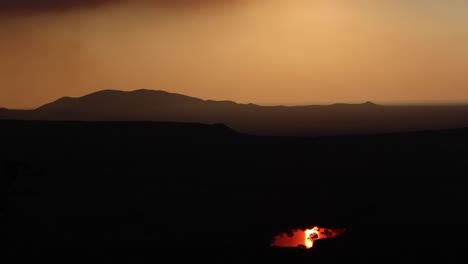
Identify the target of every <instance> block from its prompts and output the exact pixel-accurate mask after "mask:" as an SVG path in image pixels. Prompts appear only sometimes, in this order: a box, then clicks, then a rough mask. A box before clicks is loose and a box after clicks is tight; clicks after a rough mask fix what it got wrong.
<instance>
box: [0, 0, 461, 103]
mask: <svg viewBox="0 0 468 264" xmlns="http://www.w3.org/2000/svg"><path fill="white" fill-rule="evenodd" d="M64 2H65V3H64ZM466 14H468V1H464V0H450V1H447V0H426V1H424V0H414V1H408V0H401V1H400V0H380V1H379V0H353V1H349V0H342V1H340V0H224V1H221V0H218V1H216V0H172V1H171V0H159V1H158V0H154V1H149V0H146V1H145V0H141V1H139V0H115V1H114V0H99V1H97V0H95V1H92V0H87V1H79V0H69V1H59V0H46V1H37V0H10V1H7V0H0V59H1V63H0V107H8V108H28V109H29V108H35V107H38V106H40V105H42V104H45V103H47V102H50V101H52V100H55V99H57V98H59V97H62V96H73V97H75V96H82V95H85V94H87V93H91V92H94V91H98V90H103V89H118V90H136V89H140V88H145V89H156V90H166V91H169V92H176V93H182V94H186V95H190V96H194V97H199V98H202V99H213V100H233V101H236V102H240V103H257V104H264V105H273V104H287V105H295V104H328V103H336V102H365V101H374V102H376V103H384V104H385V103H405V104H406V103H444V102H447V103H453V102H468V16H467V15H466Z"/></svg>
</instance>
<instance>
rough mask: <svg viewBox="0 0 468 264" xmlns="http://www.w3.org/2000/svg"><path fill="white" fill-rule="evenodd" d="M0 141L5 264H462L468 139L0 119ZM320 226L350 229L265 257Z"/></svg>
mask: <svg viewBox="0 0 468 264" xmlns="http://www.w3.org/2000/svg"><path fill="white" fill-rule="evenodd" d="M0 139H1V142H0V166H1V167H0V173H1V176H2V177H1V178H2V179H4V183H5V186H7V187H6V188H5V189H6V190H7V205H6V210H3V213H4V214H6V219H7V223H6V225H4V229H5V231H6V237H7V242H8V247H7V249H8V257H9V258H10V259H11V260H9V261H7V262H5V263H38V262H39V261H45V262H44V263H51V262H58V263H89V262H93V263H110V262H118V263H179V262H181V263H184V262H185V263H208V262H211V263H356V262H358V263H420V262H423V261H436V262H437V263H451V262H461V263H466V262H465V260H466V254H467V252H468V251H467V249H468V243H467V239H468V237H467V235H468V231H467V223H468V221H467V220H468V216H466V211H467V208H468V203H467V202H468V200H467V199H468V192H467V187H468V183H465V182H466V179H465V177H466V175H467V170H468V129H457V130H444V131H433V132H411V133H399V134H381V135H368V136H341V137H321V138H309V139H306V138H292V137H256V136H248V135H242V134H239V133H236V132H235V131H232V130H231V129H229V128H228V127H226V126H223V125H201V124H184V123H151V122H127V123H125V122H95V123H92V122H88V123H86V122H40V121H1V122H0ZM314 225H321V226H330V227H346V228H347V232H346V234H345V235H343V236H341V237H338V238H335V239H330V240H320V241H317V242H316V246H315V247H314V248H313V249H311V250H299V249H281V248H271V247H269V244H270V243H271V240H272V237H273V236H274V235H276V234H278V233H281V232H284V231H288V230H290V229H291V228H299V227H304V228H305V227H312V226H314ZM166 258H168V259H166ZM182 261H184V262H182ZM200 261H201V262H200Z"/></svg>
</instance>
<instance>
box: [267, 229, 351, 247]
mask: <svg viewBox="0 0 468 264" xmlns="http://www.w3.org/2000/svg"><path fill="white" fill-rule="evenodd" d="M344 232H345V229H344V228H341V229H333V228H322V227H317V226H315V227H313V228H311V229H306V230H299V229H298V230H293V231H292V236H290V235H288V234H286V233H283V234H280V235H278V236H276V237H275V240H274V242H273V244H272V246H277V247H298V246H305V247H306V248H312V247H313V246H314V241H316V240H319V239H327V238H333V237H336V236H339V235H342V234H343V233H344Z"/></svg>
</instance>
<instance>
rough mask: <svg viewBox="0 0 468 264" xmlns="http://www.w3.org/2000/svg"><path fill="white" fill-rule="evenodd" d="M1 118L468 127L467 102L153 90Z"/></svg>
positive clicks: (333, 130)
mask: <svg viewBox="0 0 468 264" xmlns="http://www.w3.org/2000/svg"><path fill="white" fill-rule="evenodd" d="M0 119H4V120H5V119H9V120H64V121H67V120H69V121H170V122H191V123H207V124H213V123H224V124H226V125H227V126H229V127H231V128H233V129H235V130H237V131H240V132H243V133H250V134H258V135H281V136H322V135H339V134H372V133H386V132H399V131H419V130H433V129H450V128H459V127H466V126H468V106H382V105H376V104H374V103H372V102H366V103H363V104H333V105H310V106H260V105H255V104H238V103H235V102H232V101H213V100H202V99H198V98H194V97H190V96H186V95H181V94H175V93H169V92H165V91H155V90H144V89H142V90H136V91H131V92H124V91H117V90H104V91H99V92H96V93H92V94H89V95H86V96H83V97H79V98H71V97H63V98H61V99H59V100H57V101H55V102H52V103H48V104H46V105H43V106H41V107H39V108H37V109H34V110H0Z"/></svg>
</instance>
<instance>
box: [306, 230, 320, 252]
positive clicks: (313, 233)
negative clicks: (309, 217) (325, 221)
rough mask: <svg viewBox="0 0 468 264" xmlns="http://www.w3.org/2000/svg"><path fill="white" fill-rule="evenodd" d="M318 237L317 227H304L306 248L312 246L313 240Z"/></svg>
mask: <svg viewBox="0 0 468 264" xmlns="http://www.w3.org/2000/svg"><path fill="white" fill-rule="evenodd" d="M317 239H320V232H319V230H318V227H314V228H312V229H306V231H305V232H304V242H305V246H306V248H311V247H313V246H314V240H317Z"/></svg>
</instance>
